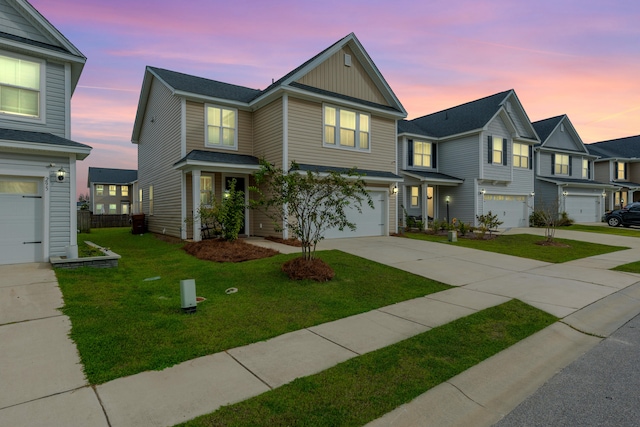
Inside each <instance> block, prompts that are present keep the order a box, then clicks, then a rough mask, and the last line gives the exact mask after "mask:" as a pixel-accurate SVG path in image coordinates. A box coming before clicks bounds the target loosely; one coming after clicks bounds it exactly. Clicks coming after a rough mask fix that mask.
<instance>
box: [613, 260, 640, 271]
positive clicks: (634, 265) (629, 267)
mask: <svg viewBox="0 0 640 427" xmlns="http://www.w3.org/2000/svg"><path fill="white" fill-rule="evenodd" d="M612 270H616V271H626V272H627V273H637V274H640V261H636V262H630V263H629V264H624V265H619V266H617V267H615V268H612Z"/></svg>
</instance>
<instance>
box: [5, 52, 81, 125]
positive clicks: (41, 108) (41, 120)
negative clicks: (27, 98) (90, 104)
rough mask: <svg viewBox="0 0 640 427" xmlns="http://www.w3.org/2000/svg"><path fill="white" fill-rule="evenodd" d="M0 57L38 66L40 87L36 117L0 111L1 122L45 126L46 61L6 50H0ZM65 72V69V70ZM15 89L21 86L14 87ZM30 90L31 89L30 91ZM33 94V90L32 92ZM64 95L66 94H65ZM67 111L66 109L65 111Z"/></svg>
mask: <svg viewBox="0 0 640 427" xmlns="http://www.w3.org/2000/svg"><path fill="white" fill-rule="evenodd" d="M0 56H5V57H7V58H13V59H17V60H20V61H25V62H31V63H34V64H38V65H39V66H40V76H39V77H40V87H39V88H38V90H37V92H38V116H37V117H33V116H29V115H22V114H17V113H11V112H5V111H0V118H2V119H3V120H11V121H19V122H25V123H31V124H46V123H47V116H46V111H47V96H46V93H47V84H46V83H47V78H46V77H47V61H45V60H44V59H40V58H34V57H33V56H27V55H21V54H19V53H15V52H10V51H6V50H0ZM65 72H66V68H65ZM15 87H17V88H19V87H23V86H17V85H16V86H15ZM30 90H32V89H30ZM34 92H35V90H34ZM65 95H66V94H65ZM67 110H68V109H67Z"/></svg>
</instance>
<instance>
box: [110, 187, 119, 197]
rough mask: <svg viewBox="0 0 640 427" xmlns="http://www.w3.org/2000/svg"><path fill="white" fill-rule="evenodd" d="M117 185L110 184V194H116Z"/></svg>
mask: <svg viewBox="0 0 640 427" xmlns="http://www.w3.org/2000/svg"><path fill="white" fill-rule="evenodd" d="M117 191H118V190H117V187H116V186H115V185H110V186H109V195H110V196H115V195H116V193H117Z"/></svg>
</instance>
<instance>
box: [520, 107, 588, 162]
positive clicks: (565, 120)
mask: <svg viewBox="0 0 640 427" xmlns="http://www.w3.org/2000/svg"><path fill="white" fill-rule="evenodd" d="M531 124H532V125H533V128H534V129H535V130H536V133H537V134H538V137H540V144H536V146H538V147H540V146H542V147H545V144H546V143H547V141H548V140H549V137H550V136H551V135H552V134H553V133H554V132H555V131H556V129H558V128H559V127H560V126H561V125H564V128H565V130H566V131H567V132H568V133H570V134H571V135H572V138H571V139H572V140H573V142H574V143H576V144H577V147H576V149H569V148H565V149H562V150H561V151H577V152H580V153H587V154H589V150H587V147H585V145H584V143H583V142H582V138H580V135H578V131H576V128H575V127H573V123H571V120H569V116H567V115H566V114H562V115H560V116H556V117H550V118H548V119H544V120H539V121H537V122H533V123H531ZM546 148H549V149H556V148H554V147H546Z"/></svg>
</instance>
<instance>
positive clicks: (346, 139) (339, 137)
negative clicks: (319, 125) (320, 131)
mask: <svg viewBox="0 0 640 427" xmlns="http://www.w3.org/2000/svg"><path fill="white" fill-rule="evenodd" d="M370 132H371V131H370V117H369V115H367V114H364V113H358V112H355V111H351V110H345V109H342V108H337V107H331V106H328V105H325V107H324V143H325V145H327V146H332V147H342V148H350V149H355V150H362V151H368V150H369V144H370Z"/></svg>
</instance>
